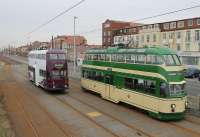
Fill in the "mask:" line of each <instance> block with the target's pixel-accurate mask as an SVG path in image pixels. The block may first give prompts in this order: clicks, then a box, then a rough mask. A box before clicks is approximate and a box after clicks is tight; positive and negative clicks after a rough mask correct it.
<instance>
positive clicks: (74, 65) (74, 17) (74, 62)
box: [74, 16, 77, 72]
mask: <svg viewBox="0 0 200 137" xmlns="http://www.w3.org/2000/svg"><path fill="white" fill-rule="evenodd" d="M76 19H77V17H76V16H74V72H75V71H76V38H75V36H76Z"/></svg>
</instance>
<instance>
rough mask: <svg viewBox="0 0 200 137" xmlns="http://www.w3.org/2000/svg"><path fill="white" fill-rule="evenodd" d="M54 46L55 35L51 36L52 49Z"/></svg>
mask: <svg viewBox="0 0 200 137" xmlns="http://www.w3.org/2000/svg"><path fill="white" fill-rule="evenodd" d="M53 48H54V42H53V36H52V37H51V49H53Z"/></svg>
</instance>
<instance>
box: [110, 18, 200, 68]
mask: <svg viewBox="0 0 200 137" xmlns="http://www.w3.org/2000/svg"><path fill="white" fill-rule="evenodd" d="M113 34H114V41H113V42H114V43H113V44H119V43H123V44H125V45H127V46H129V47H152V46H164V47H169V48H172V49H174V50H176V51H177V52H178V54H179V55H180V57H181V59H182V62H183V63H184V64H185V65H194V66H198V67H199V68H200V17H199V18H192V19H184V20H177V21H171V22H164V23H156V24H145V25H142V26H137V27H132V28H124V29H120V30H116V31H114V32H113Z"/></svg>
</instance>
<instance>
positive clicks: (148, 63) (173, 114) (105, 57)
mask: <svg viewBox="0 0 200 137" xmlns="http://www.w3.org/2000/svg"><path fill="white" fill-rule="evenodd" d="M183 72H184V66H183V65H182V64H181V62H180V59H179V57H178V56H177V54H176V53H175V52H174V51H172V50H171V49H169V48H161V47H149V48H139V49H133V48H130V49H122V48H119V47H111V48H108V49H90V50H88V51H87V52H86V56H85V60H84V61H83V64H82V76H81V85H82V88H83V89H84V90H89V91H93V92H97V93H99V94H100V95H101V96H102V98H104V99H107V100H110V101H113V102H115V103H118V102H124V103H127V104H130V105H133V106H135V107H138V108H140V109H143V110H145V111H146V112H148V114H149V115H150V116H152V117H154V118H158V119H160V120H178V119H183V118H184V114H185V111H186V106H187V100H186V91H185V84H186V82H185V80H184V73H183Z"/></svg>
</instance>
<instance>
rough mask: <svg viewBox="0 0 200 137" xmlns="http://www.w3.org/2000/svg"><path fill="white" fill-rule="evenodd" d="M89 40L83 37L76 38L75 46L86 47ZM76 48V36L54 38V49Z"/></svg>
mask: <svg viewBox="0 0 200 137" xmlns="http://www.w3.org/2000/svg"><path fill="white" fill-rule="evenodd" d="M86 44H87V40H86V38H85V37H83V36H75V46H82V45H86ZM73 47H74V36H70V35H62V36H57V37H55V38H54V47H53V48H56V49H65V50H68V49H72V48H73Z"/></svg>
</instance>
